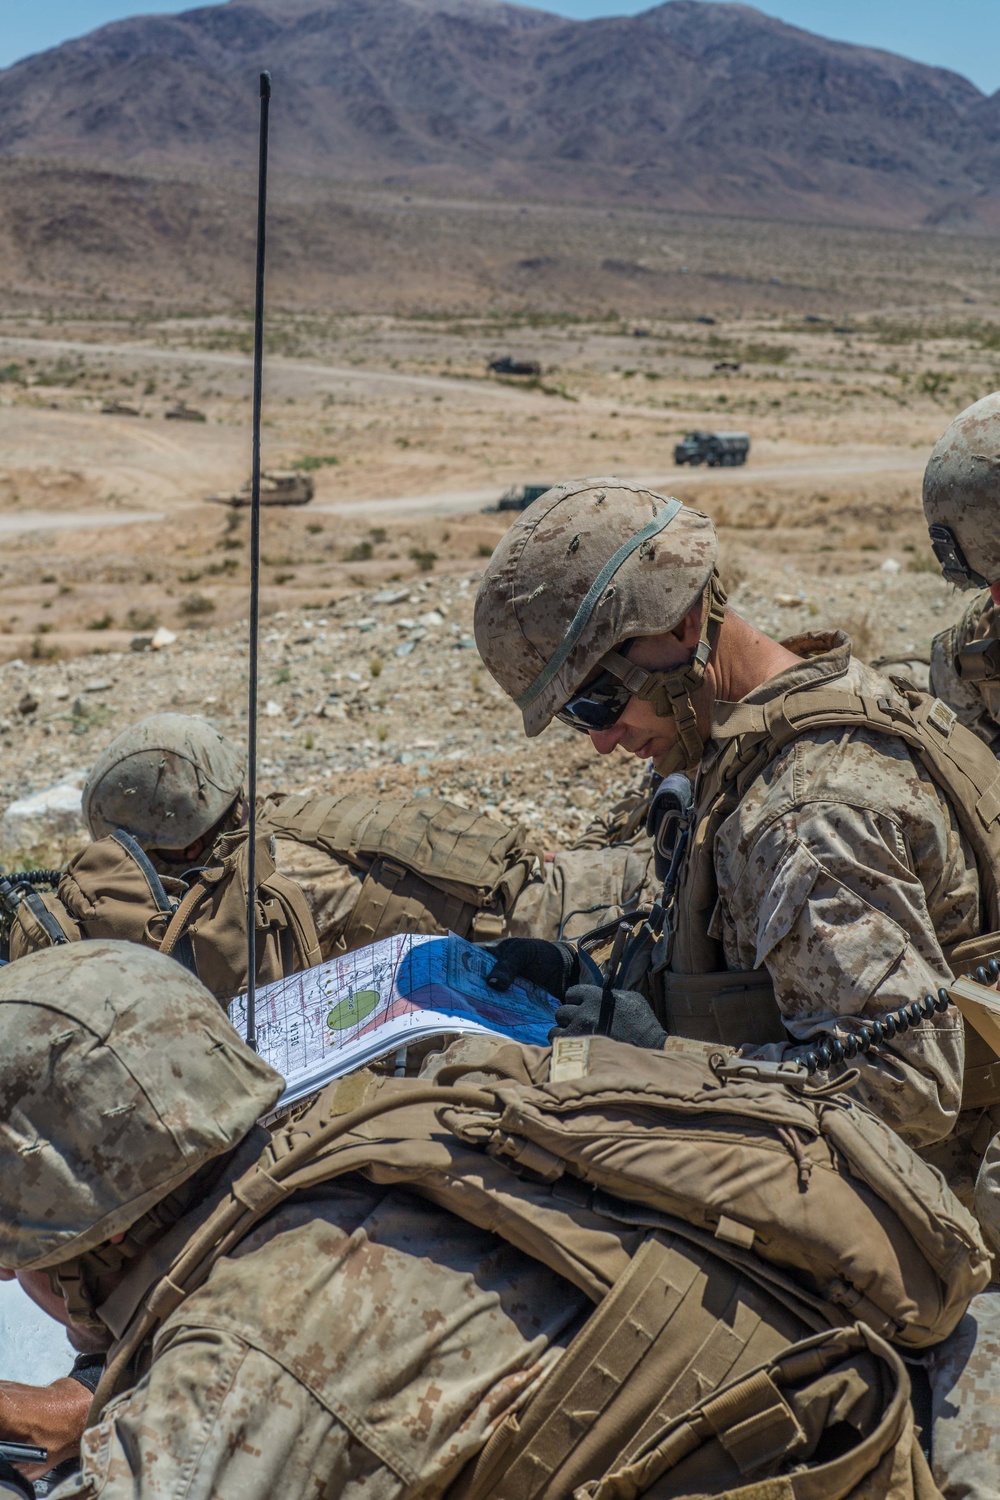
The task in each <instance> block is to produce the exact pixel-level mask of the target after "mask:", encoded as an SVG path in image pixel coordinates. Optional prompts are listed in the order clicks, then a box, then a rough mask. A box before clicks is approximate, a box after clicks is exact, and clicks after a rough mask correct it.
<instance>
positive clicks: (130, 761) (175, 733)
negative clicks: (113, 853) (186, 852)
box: [83, 714, 246, 849]
mask: <svg viewBox="0 0 1000 1500" xmlns="http://www.w3.org/2000/svg"><path fill="white" fill-rule="evenodd" d="M245 771H246V760H245V757H244V754H243V751H242V750H241V749H240V748H239V747H238V746H237V745H234V744H233V742H232V740H227V739H226V737H225V735H223V734H220V733H219V731H218V730H217V729H213V728H212V726H211V724H209V723H207V721H206V720H205V719H197V718H194V717H193V716H191V715H189V714H152V715H151V716H150V718H148V719H140V721H139V723H138V724H132V725H131V726H130V727H129V728H128V729H123V730H122V732H121V734H119V735H117V736H116V737H115V738H114V739H113V740H112V741H111V743H110V745H106V746H105V747H104V749H103V750H102V751H101V754H100V755H99V756H98V757H97V761H96V763H95V765H94V768H93V770H92V771H91V773H90V775H89V776H88V778H87V784H86V786H85V787H84V789H83V815H84V818H85V819H86V821H87V823H88V825H89V827H90V831H91V834H92V835H93V837H94V838H95V839H100V838H104V837H106V835H107V834H109V833H113V832H114V830H115V829H116V828H124V829H126V830H127V831H128V832H129V833H131V834H132V835H133V837H134V838H135V839H136V840H137V841H138V842H139V843H140V844H141V845H143V847H144V848H146V849H186V848H187V846H188V845H189V844H193V843H194V842H195V840H196V839H199V838H201V837H203V835H204V834H206V833H208V831H209V830H210V829H211V828H214V826H215V824H216V823H218V822H219V820H220V818H222V817H223V816H224V815H225V813H226V812H227V811H228V809H229V808H230V807H231V806H232V804H233V802H234V801H235V800H236V797H237V796H238V795H239V792H240V788H241V787H242V785H243V776H244V773H245Z"/></svg>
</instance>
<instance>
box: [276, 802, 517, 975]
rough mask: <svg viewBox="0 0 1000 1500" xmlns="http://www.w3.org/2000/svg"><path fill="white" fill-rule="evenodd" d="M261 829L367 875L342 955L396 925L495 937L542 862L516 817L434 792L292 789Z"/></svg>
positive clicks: (482, 938)
mask: <svg viewBox="0 0 1000 1500" xmlns="http://www.w3.org/2000/svg"><path fill="white" fill-rule="evenodd" d="M261 827H262V828H266V829H267V831H268V832H270V833H273V834H277V835H278V836H279V837H281V838H290V839H295V840H296V841H297V842H299V843H302V844H312V845H313V846H314V847H315V848H317V849H322V850H324V851H325V852H326V853H327V854H331V855H333V856H334V857H335V858H337V859H340V860H344V861H346V862H347V863H348V864H350V865H353V866H354V867H355V869H357V870H360V871H361V872H362V873H363V874H364V876H365V880H364V884H363V885H362V887H361V892H360V894H359V896H358V899H357V902H356V904H355V907H354V910H353V912H352V914H351V917H350V919H349V920H348V923H347V927H346V928H345V930H344V934H343V937H342V938H341V941H340V945H339V948H338V950H337V951H340V952H348V951H350V950H351V949H353V948H358V947H361V946H363V945H366V944H368V943H374V942H377V941H378V940H379V939H380V938H384V937H390V936H391V935H392V934H393V933H400V932H455V933H457V934H458V935H459V937H469V938H472V939H474V940H475V941H478V942H483V941H485V940H486V939H489V938H498V937H501V936H502V935H503V932H504V927H505V918H506V916H507V914H508V913H509V912H510V910H511V908H512V907H513V905H514V902H515V901H516V900H517V897H518V895H519V894H520V892H521V891H522V890H523V888H524V886H525V884H526V883H527V881H528V880H529V879H530V878H531V876H532V874H533V873H534V872H535V871H536V870H537V869H538V868H539V867H540V862H541V854H540V851H538V850H537V849H535V848H534V847H533V845H532V844H531V843H530V841H529V839H528V835H527V832H526V830H525V829H524V828H523V827H522V826H521V825H520V824H517V825H511V824H505V823H499V822H496V821H495V820H494V819H493V818H487V817H483V816H480V815H479V814H477V813H473V812H470V811H467V810H466V809H465V808H461V807H459V806H458V805H457V804H456V803H454V802H447V801H445V800H443V799H442V798H439V797H426V798H413V799H411V800H410V801H403V800H401V799H395V798H391V797H371V796H362V795H360V794H354V793H349V794H347V795H345V796H342V797H335V796H324V797H314V796H311V795H308V794H303V795H299V794H296V795H294V796H290V797H283V798H281V799H280V800H278V801H276V802H270V803H268V804H267V805H266V806H265V808H264V810H263V813H262V815H261Z"/></svg>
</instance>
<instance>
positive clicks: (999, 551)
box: [924, 392, 1000, 588]
mask: <svg viewBox="0 0 1000 1500" xmlns="http://www.w3.org/2000/svg"><path fill="white" fill-rule="evenodd" d="M924 515H925V516H926V517H927V525H928V527H929V528H930V534H931V545H932V546H933V548H934V551H935V554H936V556H937V559H938V562H939V563H940V564H941V571H942V572H943V574H944V576H945V578H947V580H948V582H949V583H957V584H958V585H959V587H960V588H986V587H988V586H989V585H990V584H991V583H995V582H997V580H1000V392H994V393H993V395H991V396H984V397H983V399H982V400H981V401H977V402H976V403H975V404H974V405H973V406H968V407H966V409H965V411H963V412H959V414H958V416H957V417H956V418H955V420H954V421H953V422H952V423H951V425H950V426H949V427H948V430H947V431H946V432H945V434H944V437H942V438H941V440H940V442H939V443H938V444H937V446H936V447H935V449H934V451H933V453H932V454H931V456H930V459H929V461H928V464H927V468H926V470H925V471H924Z"/></svg>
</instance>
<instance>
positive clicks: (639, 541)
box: [475, 479, 719, 736]
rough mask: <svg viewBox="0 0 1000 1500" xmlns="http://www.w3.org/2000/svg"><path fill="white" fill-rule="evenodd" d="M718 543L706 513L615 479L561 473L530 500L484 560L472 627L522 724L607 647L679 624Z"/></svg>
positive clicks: (563, 694) (539, 717) (535, 730)
mask: <svg viewBox="0 0 1000 1500" xmlns="http://www.w3.org/2000/svg"><path fill="white" fill-rule="evenodd" d="M718 550H719V546H718V538H717V537H716V534H715V527H714V526H713V525H712V522H711V521H710V520H709V519H708V517H707V516H704V515H702V514H701V512H700V511H697V510H690V509H689V508H688V507H687V506H684V505H681V503H680V501H679V500H669V499H666V498H665V497H664V496H662V495H658V494H656V493H655V491H653V490H649V489H646V488H645V487H644V486H642V485H639V484H630V483H629V482H628V481H626V480H623V479H577V480H571V481H569V482H568V483H566V484H559V485H556V486H555V487H554V488H552V489H550V490H547V491H546V492H545V494H544V495H542V496H540V498H539V499H537V500H536V501H535V502H534V503H533V504H532V505H530V506H529V507H528V509H527V510H525V511H524V512H523V513H522V515H521V516H519V518H518V519H517V520H516V521H515V522H514V525H513V526H512V527H511V528H510V530H509V531H508V532H507V534H506V536H505V537H504V538H503V540H502V541H501V542H500V545H499V546H498V547H497V549H496V551H495V552H494V553H493V556H492V557H491V559H490V561H489V563H488V564H487V567H486V572H485V574H484V576H483V580H482V583H481V584H480V587H479V593H478V595H477V598H476V627H475V628H476V643H477V645H478V647H479V652H480V655H481V656H482V658H483V660H484V662H485V663H486V665H487V667H488V668H489V670H490V672H491V673H492V674H493V676H494V677H495V678H496V680H497V682H498V683H499V684H500V686H501V687H502V688H503V689H504V691H505V692H507V693H508V694H509V695H510V697H511V698H513V699H514V702H515V703H516V704H517V706H518V708H520V710H521V714H522V717H523V720H524V730H525V733H526V734H527V735H529V736H534V735H537V734H541V732H542V730H543V729H544V728H545V727H546V725H547V724H549V723H550V722H551V720H552V718H553V716H554V715H555V714H556V713H558V711H559V709H560V708H561V707H562V706H563V704H565V703H566V702H567V700H568V699H569V698H570V697H571V696H572V694H573V693H574V692H576V690H577V689H578V688H579V686H580V685H581V683H583V682H584V680H585V679H586V678H587V676H588V674H589V673H590V672H591V671H593V669H594V668H595V667H597V666H598V664H599V663H601V662H602V660H603V658H605V657H606V655H607V654H608V653H609V652H611V653H612V655H614V648H615V647H616V646H619V645H621V644H622V643H623V642H624V641H627V640H632V639H634V638H635V637H636V636H644V635H659V634H661V633H662V632H664V631H667V630H672V629H673V628H674V626H675V625H677V624H679V623H680V621H681V620H683V618H684V616H685V615H686V614H687V612H688V610H690V609H691V607H692V606H693V605H694V604H696V603H697V601H698V600H699V599H700V598H701V597H702V595H703V594H704V592H705V589H706V586H707V585H708V584H709V582H710V581H711V580H712V578H713V576H714V573H715V562H716V558H717V556H718ZM658 711H659V710H658Z"/></svg>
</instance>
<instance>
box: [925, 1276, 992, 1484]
mask: <svg viewBox="0 0 1000 1500" xmlns="http://www.w3.org/2000/svg"><path fill="white" fill-rule="evenodd" d="M998 1371H1000V1287H998V1286H996V1285H994V1286H991V1287H990V1288H988V1290H987V1291H985V1292H980V1294H979V1296H978V1297H973V1299H972V1301H971V1303H970V1304H969V1310H968V1312H967V1313H966V1315H965V1317H964V1318H963V1319H962V1321H961V1323H959V1325H958V1327H957V1328H956V1329H955V1331H954V1333H951V1334H949V1335H948V1337H947V1338H946V1339H945V1340H944V1342H943V1343H941V1344H939V1345H938V1346H937V1348H936V1349H933V1350H931V1352H930V1354H929V1355H928V1357H927V1373H928V1376H929V1378H930V1386H931V1431H932V1434H933V1469H934V1479H935V1481H936V1483H937V1484H938V1485H939V1487H940V1489H941V1491H942V1493H943V1494H944V1496H945V1497H946V1500H996V1496H997V1494H998V1493H1000V1477H998V1476H1000V1469H998V1464H997V1433H998V1432H1000V1379H998Z"/></svg>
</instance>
